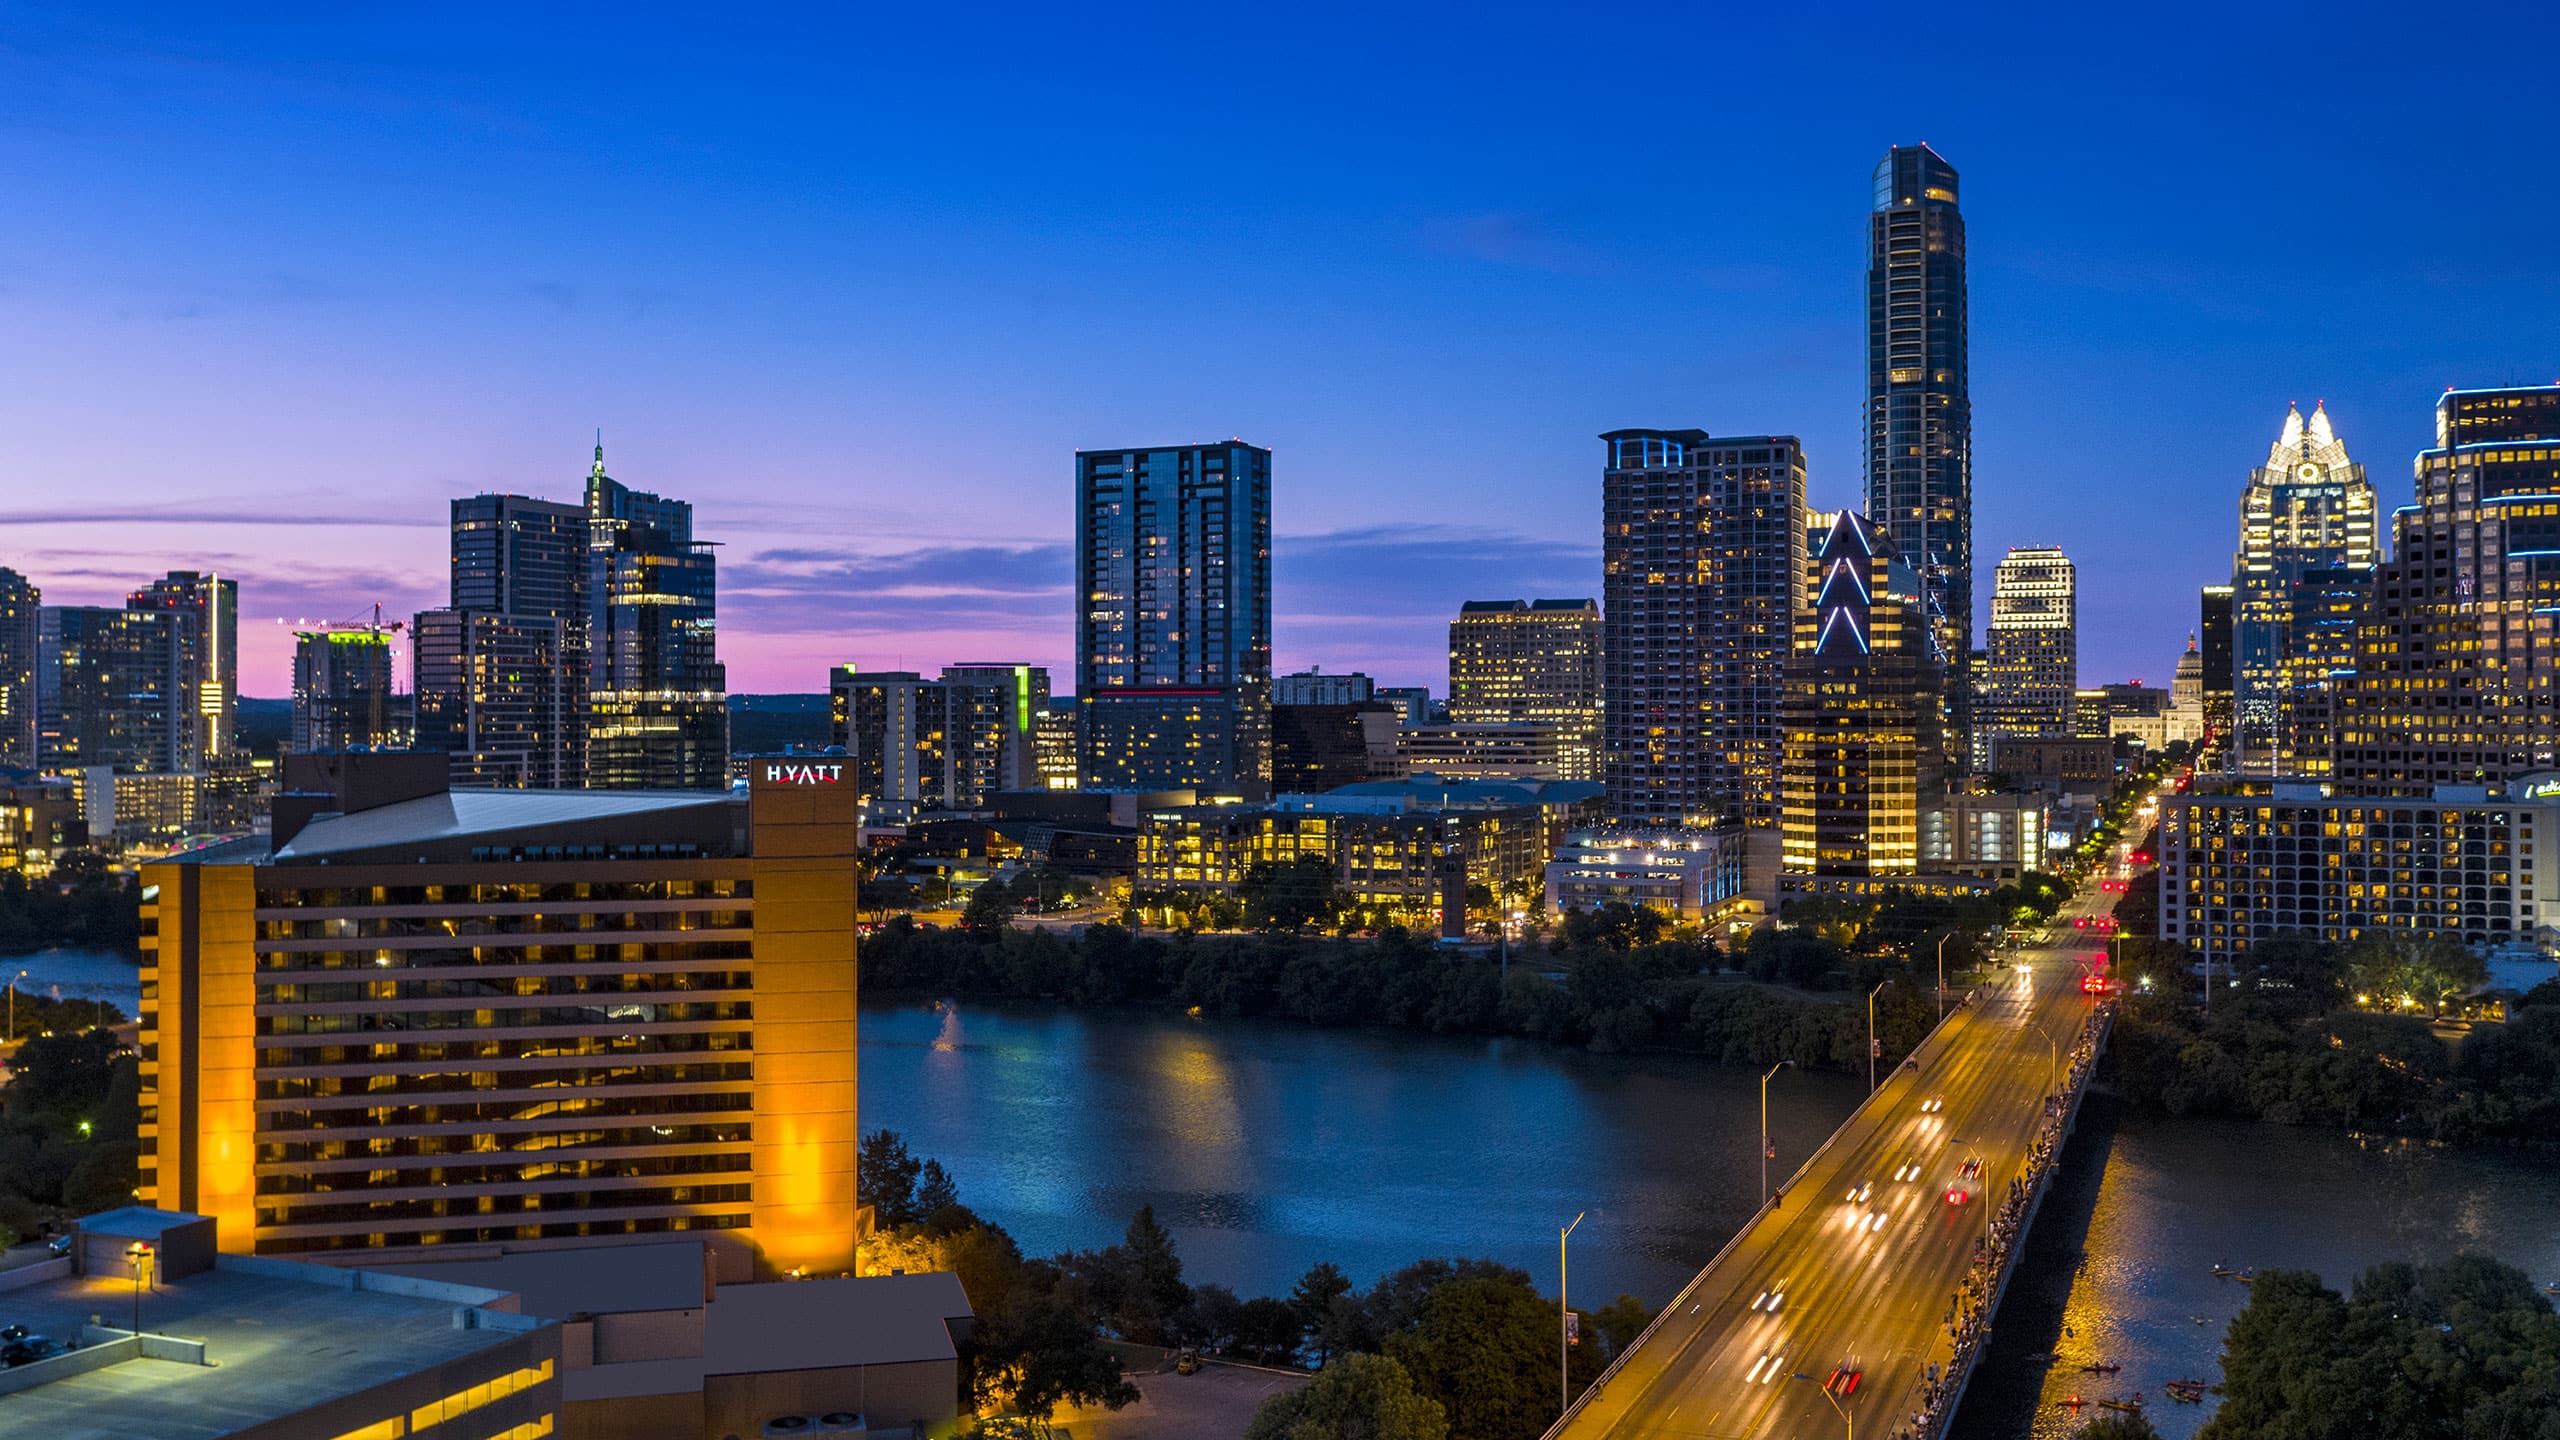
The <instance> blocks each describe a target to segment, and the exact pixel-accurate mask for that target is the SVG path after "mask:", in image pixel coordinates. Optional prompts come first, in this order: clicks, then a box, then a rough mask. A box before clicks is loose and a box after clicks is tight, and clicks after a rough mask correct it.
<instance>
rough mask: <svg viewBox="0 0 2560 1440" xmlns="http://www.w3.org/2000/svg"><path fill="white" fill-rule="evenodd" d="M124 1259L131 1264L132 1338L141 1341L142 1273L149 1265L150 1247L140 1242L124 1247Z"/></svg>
mask: <svg viewBox="0 0 2560 1440" xmlns="http://www.w3.org/2000/svg"><path fill="white" fill-rule="evenodd" d="M124 1258H126V1259H127V1260H130V1261H132V1262H133V1338H134V1341H135V1343H137V1344H138V1343H140V1342H141V1340H142V1272H143V1267H145V1266H146V1265H149V1264H150V1263H151V1247H150V1246H149V1245H148V1244H145V1243H144V1242H142V1241H140V1240H136V1241H134V1242H133V1243H132V1244H130V1245H127V1246H126V1247H124Z"/></svg>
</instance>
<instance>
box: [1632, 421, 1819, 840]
mask: <svg viewBox="0 0 2560 1440" xmlns="http://www.w3.org/2000/svg"><path fill="white" fill-rule="evenodd" d="M1600 439H1601V442H1602V443H1603V444H1605V445H1607V446H1608V451H1607V468H1606V469H1605V470H1604V471H1603V472H1602V475H1601V493H1602V502H1601V522H1602V523H1601V542H1600V543H1601V570H1602V582H1601V583H1602V587H1603V588H1602V593H1601V625H1600V628H1601V636H1602V638H1601V645H1600V652H1601V655H1600V664H1601V673H1602V675H1603V677H1604V680H1603V684H1602V686H1601V694H1602V696H1603V706H1602V710H1603V715H1602V723H1601V732H1602V751H1603V763H1602V769H1603V774H1602V778H1603V779H1604V780H1605V781H1606V782H1607V784H1608V786H1609V805H1610V809H1611V810H1612V811H1614V812H1615V813H1616V814H1617V815H1618V816H1619V817H1620V818H1622V819H1627V820H1640V821H1647V822H1652V823H1656V824H1672V825H1687V824H1706V823H1711V822H1714V821H1717V820H1721V819H1724V818H1726V817H1728V816H1738V817H1740V818H1742V819H1743V820H1745V821H1746V822H1747V823H1749V824H1751V825H1753V826H1755V827H1761V828H1770V829H1774V827H1775V826H1776V825H1777V823H1778V815H1779V804H1778V756H1779V751H1780V747H1781V745H1782V743H1783V739H1784V727H1783V724H1782V722H1781V717H1780V710H1781V708H1782V705H1781V702H1782V696H1783V681H1782V678H1781V676H1782V673H1783V671H1784V669H1785V664H1786V658H1787V647H1788V643H1789V633H1790V629H1791V627H1792V626H1793V625H1794V623H1795V610H1796V600H1797V596H1798V595H1799V594H1800V593H1801V591H1802V589H1803V585H1804V572H1805V564H1804V556H1805V533H1804V520H1803V515H1804V447H1803V446H1802V445H1801V444H1799V443H1798V442H1797V440H1796V438H1795V437H1794V436H1792V435H1746V436H1738V437H1728V438H1725V439H1720V440H1719V439H1711V438H1709V436H1708V435H1707V432H1706V431H1704V430H1612V431H1610V432H1608V433H1607V434H1605V435H1603V436H1601V437H1600Z"/></svg>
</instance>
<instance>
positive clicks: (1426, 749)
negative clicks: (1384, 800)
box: [1397, 721, 1587, 780]
mask: <svg viewBox="0 0 2560 1440" xmlns="http://www.w3.org/2000/svg"><path fill="white" fill-rule="evenodd" d="M1397 746H1398V748H1399V749H1400V750H1401V751H1402V752H1403V756H1404V764H1405V768H1406V769H1408V770H1412V771H1415V772H1422V771H1428V772H1430V773H1431V774H1434V775H1438V776H1440V777H1442V778H1443V779H1449V780H1561V779H1564V778H1565V773H1564V772H1565V749H1566V746H1565V741H1564V739H1563V737H1562V736H1561V735H1560V734H1559V733H1558V732H1557V729H1556V727H1555V726H1553V725H1548V724H1542V723H1536V722H1530V721H1520V722H1514V723H1503V724H1448V725H1413V726H1408V727H1406V728H1405V729H1404V730H1403V731H1402V732H1401V733H1400V734H1399V735H1398V736H1397ZM1586 778H1587V777H1586Z"/></svg>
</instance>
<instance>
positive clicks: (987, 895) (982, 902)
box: [960, 880, 1013, 940]
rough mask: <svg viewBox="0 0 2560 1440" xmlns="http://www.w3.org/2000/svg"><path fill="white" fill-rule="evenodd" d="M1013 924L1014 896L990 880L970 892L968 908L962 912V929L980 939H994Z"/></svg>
mask: <svg viewBox="0 0 2560 1440" xmlns="http://www.w3.org/2000/svg"><path fill="white" fill-rule="evenodd" d="M1012 924H1013V894H1012V892H1011V891H1009V890H1007V889H1005V887H1003V886H1002V885H998V884H996V883H995V882H994V881H992V880H990V881H987V882H985V883H983V884H981V885H980V886H979V887H978V888H977V889H975V890H972V891H970V892H969V904H968V907H967V908H966V909H964V910H962V911H961V912H960V928H961V929H963V930H966V931H968V932H969V933H970V934H972V935H975V936H977V937H978V938H980V939H982V940H984V939H992V938H993V937H995V936H997V935H999V934H1002V933H1003V932H1004V930H1005V929H1006V928H1007V927H1009V926H1011V925H1012Z"/></svg>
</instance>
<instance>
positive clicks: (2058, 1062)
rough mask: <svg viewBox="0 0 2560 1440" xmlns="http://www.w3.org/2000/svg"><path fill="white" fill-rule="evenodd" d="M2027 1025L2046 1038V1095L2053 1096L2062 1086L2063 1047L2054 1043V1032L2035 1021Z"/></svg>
mask: <svg viewBox="0 0 2560 1440" xmlns="http://www.w3.org/2000/svg"><path fill="white" fill-rule="evenodd" d="M2027 1024H2028V1025H2030V1026H2032V1027H2033V1028H2034V1030H2035V1032H2036V1033H2037V1034H2039V1035H2042V1036H2043V1037H2044V1043H2045V1072H2044V1093H2045V1094H2047V1095H2051V1094H2053V1093H2054V1092H2055V1091H2056V1090H2058V1089H2059V1088H2060V1087H2061V1084H2062V1047H2061V1046H2059V1045H2056V1044H2054V1043H2053V1032H2052V1031H2050V1030H2047V1029H2045V1028H2044V1026H2043V1025H2041V1024H2039V1023H2038V1022H2036V1021H2033V1020H2030V1021H2028V1022H2027Z"/></svg>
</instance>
